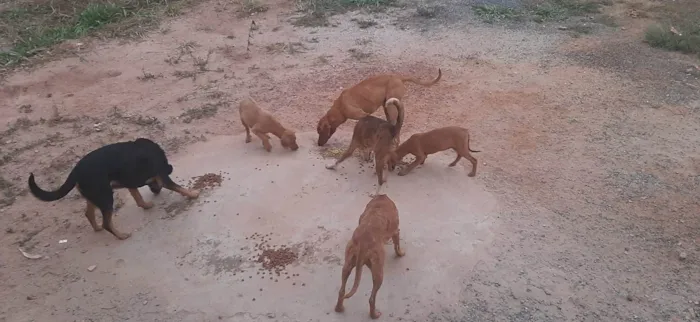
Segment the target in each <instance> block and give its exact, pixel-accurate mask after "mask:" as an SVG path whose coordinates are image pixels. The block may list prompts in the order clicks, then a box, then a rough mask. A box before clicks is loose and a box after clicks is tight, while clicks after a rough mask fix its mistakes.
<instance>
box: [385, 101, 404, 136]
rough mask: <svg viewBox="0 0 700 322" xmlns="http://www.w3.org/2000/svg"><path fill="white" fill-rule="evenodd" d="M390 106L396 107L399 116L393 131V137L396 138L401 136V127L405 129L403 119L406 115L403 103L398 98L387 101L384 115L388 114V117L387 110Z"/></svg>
mask: <svg viewBox="0 0 700 322" xmlns="http://www.w3.org/2000/svg"><path fill="white" fill-rule="evenodd" d="M389 104H393V105H394V106H396V111H397V112H398V115H397V116H396V124H395V125H394V128H393V130H392V131H391V137H392V138H395V137H397V136H399V134H400V133H401V127H403V119H404V115H405V114H404V107H403V103H401V101H400V100H399V99H398V98H395V97H392V98H390V99H388V100H386V102H385V103H384V114H386V115H387V117H388V116H389V113H387V112H388V111H387V109H386V106H387V105H389ZM390 123H391V121H390Z"/></svg>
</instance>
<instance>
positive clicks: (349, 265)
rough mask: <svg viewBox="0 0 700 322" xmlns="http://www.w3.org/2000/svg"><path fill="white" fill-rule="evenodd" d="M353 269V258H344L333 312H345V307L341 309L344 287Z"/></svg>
mask: <svg viewBox="0 0 700 322" xmlns="http://www.w3.org/2000/svg"><path fill="white" fill-rule="evenodd" d="M354 267H355V261H354V258H347V257H346V258H345V264H344V265H343V272H342V275H341V276H340V278H341V281H340V291H338V302H337V303H336V304H335V311H336V312H338V313H342V312H343V311H345V307H343V300H344V299H345V286H346V284H347V282H348V277H350V273H351V272H352V269H353V268H354Z"/></svg>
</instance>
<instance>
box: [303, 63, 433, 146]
mask: <svg viewBox="0 0 700 322" xmlns="http://www.w3.org/2000/svg"><path fill="white" fill-rule="evenodd" d="M441 77H442V70H440V69H438V76H437V78H435V79H434V80H432V81H429V82H424V81H420V80H418V79H416V78H413V77H407V76H400V75H396V74H384V75H377V76H373V77H370V78H367V79H365V80H363V81H362V82H360V83H358V84H357V85H355V86H353V87H350V88H348V89H345V90H343V91H342V92H341V93H340V96H339V97H338V98H337V99H336V100H335V101H334V102H333V106H331V109H330V110H328V112H326V115H324V116H323V117H321V119H320V120H319V121H318V125H317V126H316V132H318V146H323V145H324V144H326V142H328V139H330V138H331V136H332V135H333V133H335V131H336V130H337V129H338V127H339V126H340V125H341V124H343V123H345V121H347V119H353V120H359V119H361V118H363V117H365V116H368V115H370V114H372V113H374V112H375V111H376V110H377V109H378V108H379V107H380V106H382V105H384V104H385V102H386V99H387V98H390V97H394V98H397V99H399V100H401V99H402V98H403V96H404V95H405V94H406V86H405V85H404V83H405V82H411V83H414V84H419V85H423V86H431V85H433V84H435V83H437V82H438V81H439V80H440V78H441ZM385 112H386V111H385ZM387 119H390V117H389V115H387ZM392 123H393V122H392Z"/></svg>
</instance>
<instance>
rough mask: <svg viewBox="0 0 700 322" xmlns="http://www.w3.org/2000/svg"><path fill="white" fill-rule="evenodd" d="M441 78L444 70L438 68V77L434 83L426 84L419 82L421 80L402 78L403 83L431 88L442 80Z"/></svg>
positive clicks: (428, 82) (408, 77)
mask: <svg viewBox="0 0 700 322" xmlns="http://www.w3.org/2000/svg"><path fill="white" fill-rule="evenodd" d="M440 78H442V69H440V68H438V75H437V77H436V78H435V79H433V80H432V81H427V82H426V81H422V80H419V79H417V78H415V77H412V76H406V77H402V78H401V81H402V82H411V83H413V84H418V85H423V86H431V85H433V84H435V83H437V82H438V81H439V80H440Z"/></svg>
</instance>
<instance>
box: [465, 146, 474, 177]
mask: <svg viewBox="0 0 700 322" xmlns="http://www.w3.org/2000/svg"><path fill="white" fill-rule="evenodd" d="M464 158H465V159H467V160H469V162H471V163H472V172H469V174H468V176H470V177H473V176H475V175H476V164H477V162H476V159H475V158H474V157H473V156H471V154H469V152H467V153H466V154H465V155H464Z"/></svg>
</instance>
